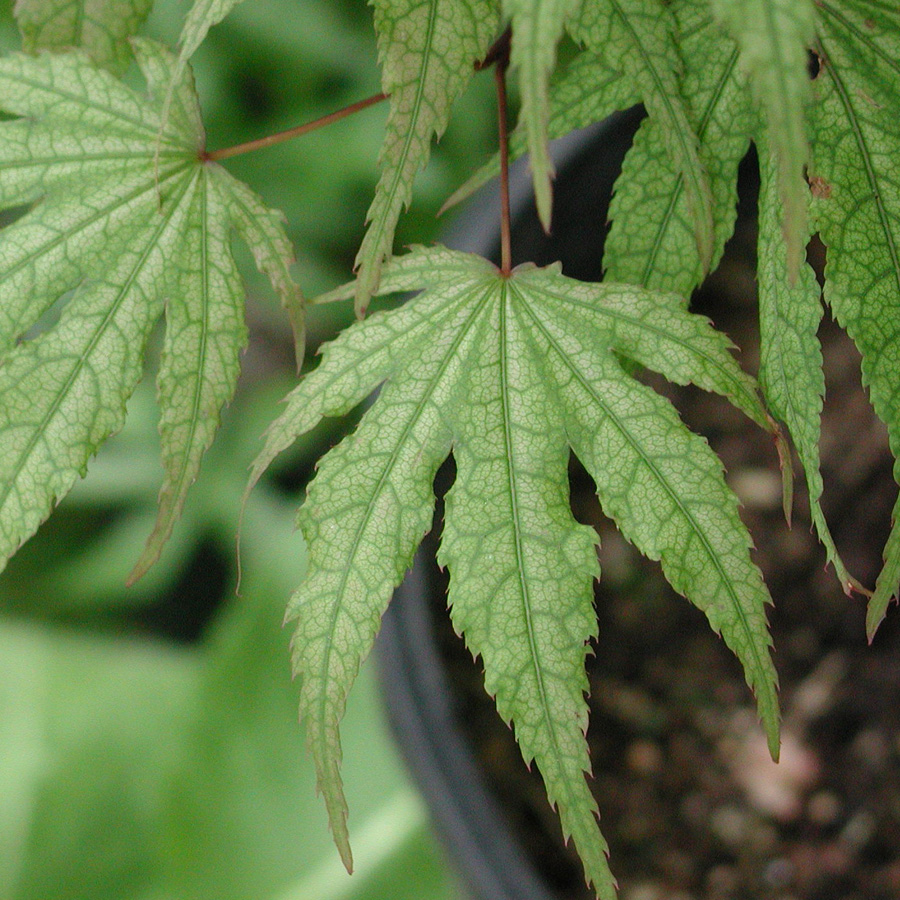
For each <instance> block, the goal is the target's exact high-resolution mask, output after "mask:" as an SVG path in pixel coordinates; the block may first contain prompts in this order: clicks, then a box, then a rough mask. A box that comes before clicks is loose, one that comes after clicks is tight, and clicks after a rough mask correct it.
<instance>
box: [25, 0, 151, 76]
mask: <svg viewBox="0 0 900 900" xmlns="http://www.w3.org/2000/svg"><path fill="white" fill-rule="evenodd" d="M151 6H152V0H16V2H15V6H14V7H13V13H14V14H15V17H16V21H17V22H18V23H19V29H20V30H21V32H22V48H23V49H24V50H25V51H26V52H28V53H35V52H37V51H38V50H69V49H72V48H74V47H81V48H83V49H84V50H85V51H86V52H87V53H88V54H89V55H90V57H91V59H93V60H94V62H96V63H97V65H100V66H103V67H104V68H106V69H109V70H110V71H111V72H114V73H116V74H121V73H122V72H124V71H125V69H126V68H127V67H128V64H129V63H130V62H131V60H132V58H133V57H132V53H131V46H130V44H129V43H128V39H129V38H131V37H133V36H134V35H135V34H137V30H138V28H140V26H141V24H142V23H143V21H144V19H146V18H147V14H148V13H149V12H150V7H151Z"/></svg>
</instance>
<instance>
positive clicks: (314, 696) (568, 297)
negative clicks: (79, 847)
mask: <svg viewBox="0 0 900 900" xmlns="http://www.w3.org/2000/svg"><path fill="white" fill-rule="evenodd" d="M414 286H417V287H419V288H424V290H423V292H422V293H420V294H419V295H418V296H417V297H416V298H415V299H414V300H412V301H410V302H409V303H407V304H406V305H404V306H402V307H400V308H399V309H397V310H394V311H392V312H388V313H377V314H375V315H374V316H372V317H371V318H370V319H368V320H366V321H364V322H362V323H358V324H356V325H354V326H352V327H351V328H350V329H348V330H347V331H345V332H344V333H343V334H342V335H341V336H340V337H339V338H338V339H337V340H336V341H334V342H333V343H332V344H331V345H328V347H327V349H326V351H325V354H324V357H323V359H322V362H321V363H320V365H319V366H318V368H317V369H315V370H314V371H313V372H312V373H311V374H310V375H309V376H307V377H306V378H305V379H304V380H303V381H302V382H301V383H300V385H299V387H298V388H297V389H296V390H295V391H294V392H293V393H292V394H291V395H290V397H289V398H288V405H287V408H286V409H285V411H284V413H283V414H282V415H281V417H279V419H278V420H276V422H275V423H274V424H273V426H272V428H271V429H270V432H269V435H268V441H267V445H266V447H265V449H264V450H263V452H262V453H261V454H260V456H259V458H258V460H257V463H256V464H255V465H254V476H253V477H254V480H255V479H256V478H258V477H259V475H260V474H261V472H262V471H263V469H264V468H265V467H266V465H268V463H269V462H270V461H271V460H272V459H273V458H274V456H275V455H276V454H277V453H278V452H279V451H280V450H281V449H283V448H284V447H286V446H287V444H288V443H289V442H290V441H291V440H292V439H293V438H294V437H296V436H298V435H300V434H302V433H303V432H305V431H308V430H309V429H310V428H312V427H314V426H315V425H316V424H317V422H318V421H319V420H320V419H321V418H322V417H323V416H327V415H340V414H343V413H344V412H346V411H347V410H348V408H349V407H350V406H352V405H353V404H356V403H358V402H359V401H361V400H362V399H363V398H364V397H365V396H366V395H367V394H368V393H369V392H370V391H371V390H373V389H374V388H375V387H376V386H377V385H378V384H379V383H381V382H384V384H383V387H382V389H381V393H380V395H379V397H378V399H377V400H376V401H375V403H374V404H373V406H372V407H371V408H370V409H369V411H368V412H367V413H366V414H365V416H364V417H363V420H362V424H361V425H360V427H359V429H358V430H357V431H356V432H355V433H354V434H353V435H351V436H350V437H348V438H346V439H345V440H344V441H343V442H342V443H341V444H340V445H339V446H338V447H337V448H335V449H334V450H332V451H331V452H330V453H329V454H328V455H327V456H326V457H325V458H324V460H323V461H322V463H321V465H320V469H319V473H318V475H317V476H316V478H315V480H314V481H313V484H312V487H311V488H310V492H309V496H308V499H307V501H306V503H305V505H304V506H303V507H302V509H301V515H300V525H301V527H302V529H303V532H304V536H305V537H306V540H307V544H308V549H309V565H310V569H309V573H308V576H307V579H306V581H305V582H304V583H303V584H301V586H300V588H299V589H298V591H297V592H296V594H295V595H294V597H293V599H292V601H291V605H290V608H289V617H291V618H293V619H295V620H296V622H297V626H296V631H295V633H294V638H293V649H294V665H295V671H296V673H297V675H298V677H299V679H300V689H301V714H302V718H303V719H304V721H305V722H306V727H307V731H308V736H309V740H310V746H311V748H312V752H313V756H314V758H315V760H316V769H317V772H318V781H319V786H320V789H321V790H322V792H323V794H324V795H325V802H326V806H327V807H328V810H329V815H330V818H331V822H332V827H333V829H334V832H335V837H336V839H337V841H338V845H339V847H340V849H341V852H342V855H343V856H344V858H345V860H347V861H349V846H348V843H347V832H346V824H345V818H346V802H345V799H344V795H343V790H342V787H341V782H340V775H339V764H340V757H341V752H340V743H339V738H338V723H339V720H340V717H341V715H342V712H343V707H344V703H345V698H346V696H347V692H348V691H349V689H350V686H351V684H352V682H353V679H354V677H355V674H356V671H357V669H358V667H359V664H360V661H361V659H362V658H363V657H364V656H365V654H366V653H368V651H369V649H370V647H371V645H372V642H373V640H374V637H375V633H376V631H377V628H378V622H379V619H380V617H381V614H382V613H383V611H384V609H385V607H386V605H387V603H388V601H389V599H390V596H391V593H392V591H393V589H394V587H395V586H396V585H397V584H398V583H399V581H400V579H401V578H402V576H403V573H404V572H405V570H406V568H407V567H408V566H409V564H410V561H411V559H412V554H413V552H414V550H415V548H416V546H417V544H418V542H419V540H420V539H421V537H422V535H423V534H424V532H425V530H426V529H427V528H428V526H429V524H430V517H431V511H432V505H433V497H432V479H433V477H434V474H435V472H436V470H437V467H438V466H439V465H440V463H441V462H442V461H443V460H444V459H445V458H446V456H447V455H448V454H449V453H450V452H451V451H452V453H453V456H454V458H455V460H456V465H457V477H456V482H455V484H454V486H453V488H452V489H451V491H450V492H449V494H448V497H447V509H446V526H445V531H444V539H443V544H442V547H441V551H440V558H441V561H442V563H443V564H446V565H447V566H448V568H449V571H450V597H449V601H450V605H451V614H452V616H453V618H454V621H455V623H456V625H457V627H458V628H460V629H461V630H462V631H463V632H464V634H465V637H466V640H467V642H468V645H469V647H470V649H472V651H473V652H474V653H476V654H479V655H480V656H481V657H482V659H483V661H484V666H485V675H486V683H487V686H488V689H489V690H490V691H491V692H492V693H493V694H494V695H495V696H496V700H497V705H498V709H499V710H500V712H501V714H502V715H503V716H504V717H505V718H506V719H507V720H511V721H512V723H513V725H514V727H515V729H516V734H517V737H518V739H519V743H520V745H521V748H522V752H523V755H524V757H525V758H526V759H527V760H534V761H535V762H536V764H537V766H538V768H539V769H540V771H541V773H542V775H543V777H544V781H545V784H546V786H547V791H548V795H549V797H550V799H551V801H552V802H553V803H555V804H556V805H557V806H558V808H559V811H560V816H561V820H562V825H563V830H564V832H565V834H566V835H567V836H571V837H573V838H574V840H575V844H576V846H577V848H578V851H579V853H580V855H581V857H582V859H583V861H584V864H585V871H586V874H587V877H588V880H589V881H590V882H591V883H593V885H594V887H595V888H596V890H597V892H598V895H599V896H601V897H605V898H611V897H613V896H614V883H613V881H612V876H611V875H610V873H609V869H608V867H607V864H606V856H605V844H604V843H603V841H602V838H601V837H600V834H599V832H598V829H597V822H596V810H595V806H594V804H593V800H592V798H591V794H590V791H589V790H588V788H587V785H586V783H585V781H584V773H585V772H586V770H587V768H588V757H587V750H586V746H585V742H584V728H585V725H586V714H587V713H586V706H585V702H584V699H583V692H584V690H585V688H586V681H585V676H584V671H583V668H584V656H585V653H586V652H587V642H588V640H589V639H590V637H591V635H592V634H593V633H594V630H595V628H596V623H595V619H594V615H593V609H592V602H593V592H592V590H591V582H592V580H593V578H594V577H595V576H596V575H597V559H596V554H595V550H594V543H595V540H596V538H595V535H593V534H592V533H591V532H590V531H589V530H588V529H587V528H585V527H583V526H581V525H578V524H577V523H576V522H575V521H574V519H573V518H572V515H571V511H570V509H569V501H568V481H567V474H566V473H567V465H568V456H569V448H570V447H571V448H572V449H574V450H575V452H576V453H577V454H578V455H579V456H580V458H581V459H582V460H583V461H584V462H585V463H586V464H587V466H588V468H589V470H590V471H591V473H592V475H593V476H594V478H595V480H596V481H597V483H598V485H599V497H600V501H601V504H602V505H603V507H604V509H605V510H606V511H607V512H608V513H609V514H610V515H612V516H613V517H614V518H615V519H616V521H617V522H618V524H619V525H620V527H621V528H622V530H623V532H624V533H625V534H626V536H627V537H629V538H630V539H631V540H632V541H633V542H634V543H635V544H636V546H638V547H639V548H640V549H641V550H642V551H643V552H644V553H646V554H647V555H649V556H651V557H652V558H654V559H661V560H662V564H663V570H664V572H665V573H666V575H667V577H668V578H669V579H670V581H671V582H672V584H673V585H674V586H675V587H676V589H677V590H679V591H680V592H681V593H683V594H685V595H686V596H688V598H689V599H690V600H691V601H692V602H693V603H695V604H696V605H698V606H699V607H700V608H701V609H703V610H704V611H705V612H706V614H707V616H708V618H709V620H710V623H711V624H712V626H713V627H714V628H715V629H716V630H717V631H720V632H721V633H722V635H723V637H724V638H725V640H726V642H727V643H728V645H729V646H730V647H732V649H733V650H734V651H735V652H736V653H737V655H738V656H739V658H740V659H741V661H742V663H743V664H744V667H745V670H746V673H747V679H748V682H749V684H750V685H751V687H752V688H753V690H754V691H755V692H756V695H757V700H758V703H759V709H760V715H761V717H762V718H763V720H764V722H765V725H766V729H767V732H768V734H769V739H770V746H771V747H772V751H773V753H777V734H778V712H777V700H776V696H775V684H776V678H775V673H774V669H773V668H772V664H771V660H770V658H769V638H768V634H767V628H766V622H765V615H764V605H765V603H766V602H767V599H768V595H767V593H766V590H765V587H764V586H763V584H762V580H761V578H760V576H759V572H758V571H757V569H756V568H755V566H754V565H753V563H752V562H751V560H750V557H749V547H750V539H749V536H748V535H747V532H746V530H745V529H744V527H743V525H742V524H741V522H740V519H739V518H738V515H737V501H736V499H735V498H734V496H733V495H732V494H731V492H730V491H729V490H728V488H727V487H726V485H725V482H724V479H723V477H722V471H721V465H720V464H719V462H718V461H717V460H716V458H715V456H714V455H713V454H712V453H711V451H710V450H709V448H708V446H707V445H706V443H705V441H703V440H702V439H701V438H699V437H696V436H694V435H692V434H691V433H690V432H689V431H688V430H687V429H686V428H685V427H684V425H683V424H682V423H681V422H680V420H679V419H678V416H677V414H676V413H675V411H674V409H673V408H672V407H671V406H670V405H669V404H668V402H667V401H665V400H664V399H662V398H661V397H659V395H657V394H655V393H654V392H653V391H651V390H650V389H649V388H646V387H644V386H642V385H640V384H638V383H637V382H635V381H634V380H633V379H632V378H631V377H630V376H629V375H628V374H626V372H625V371H624V370H623V369H622V367H621V365H620V364H619V362H618V358H617V354H619V355H621V356H625V357H627V358H629V359H634V360H639V361H641V362H643V363H645V364H647V365H649V366H650V367H651V368H653V369H655V370H657V371H660V372H662V373H663V374H665V375H666V376H667V377H670V378H672V379H673V380H675V381H679V382H683V381H686V380H692V381H694V382H696V383H698V384H701V385H702V386H704V387H708V388H711V389H713V390H717V391H719V392H721V393H724V394H725V395H726V396H728V397H730V398H732V399H734V400H735V401H736V402H737V403H738V405H740V406H741V407H742V408H744V409H746V410H747V411H748V412H749V413H750V414H751V415H753V416H754V418H756V419H757V420H764V419H765V412H764V411H763V410H762V407H761V405H760V403H759V400H758V398H757V397H756V394H755V390H754V386H753V382H752V380H751V379H749V378H748V377H747V376H745V375H743V374H741V372H740V370H739V368H738V366H737V364H736V363H735V361H734V359H733V358H732V357H731V355H730V353H729V352H728V349H727V341H726V340H725V339H724V338H723V337H722V336H720V335H716V334H715V332H714V331H713V330H712V328H711V326H710V325H709V323H708V322H707V321H706V320H705V319H703V318H701V317H699V316H695V315H692V314H691V313H689V312H687V311H686V310H685V308H684V303H683V301H682V300H680V299H679V298H678V297H676V296H674V295H664V294H656V293H653V292H649V291H646V290H644V289H641V288H636V287H630V286H622V285H588V284H583V283H580V282H576V281H573V280H571V279H568V278H565V277H563V276H562V275H561V274H560V272H559V268H558V266H553V267H550V268H548V269H536V268H533V267H524V268H520V269H517V270H516V271H515V272H513V274H512V276H511V277H509V278H504V277H502V276H501V275H500V273H499V272H498V271H497V270H496V269H495V268H494V267H493V266H491V265H490V264H489V263H487V262H485V260H483V259H481V258H479V257H475V256H471V255H468V254H462V253H455V252H452V251H448V250H444V249H441V248H437V249H434V250H425V249H418V250H415V251H413V253H412V254H410V255H409V256H408V257H403V258H401V259H398V260H395V261H394V262H393V263H392V264H391V265H389V266H388V267H386V269H385V273H384V278H383V279H382V284H381V290H383V291H388V290H408V289H410V288H411V287H414ZM353 293H354V286H353V285H347V286H345V287H344V288H342V289H340V290H339V291H336V292H334V294H333V296H332V298H334V297H336V296H343V297H346V298H349V297H350V296H352V295H353ZM573 322H575V323H577V325H576V327H573Z"/></svg>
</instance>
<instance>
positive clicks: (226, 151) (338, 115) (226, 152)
mask: <svg viewBox="0 0 900 900" xmlns="http://www.w3.org/2000/svg"><path fill="white" fill-rule="evenodd" d="M387 98H388V95H387V94H375V95H374V96H372V97H366V99H365V100H357V101H356V103H351V104H350V105H349V106H345V107H344V108H343V109H339V110H337V111H336V112H333V113H328V115H327V116H322V117H321V118H320V119H316V120H315V121H313V122H306V123H305V124H304V125H297V126H295V127H294V128H288V129H287V131H279V132H277V133H276V134H270V135H268V136H267V137H264V138H257V139H256V140H255V141H247V142H246V143H243V144H236V145H235V146H234V147H224V148H223V149H221V150H213V151H212V152H207V151H205V150H204V151H203V152H201V154H200V159H201V160H203V161H204V162H215V161H217V160H221V159H230V158H231V157H232V156H239V155H240V154H241V153H249V152H250V151H251V150H259V149H261V148H262V147H271V146H272V145H273V144H280V143H282V141H289V140H290V139H291V138H295V137H300V135H301V134H307V133H308V132H310V131H315V130H316V129H317V128H324V127H325V126H326V125H330V124H331V123H332V122H339V121H340V120H341V119H346V118H347V116H352V115H353V113H356V112H359V111H360V110H362V109H365V108H366V107H367V106H373V105H374V104H376V103H381V101H382V100H386V99H387Z"/></svg>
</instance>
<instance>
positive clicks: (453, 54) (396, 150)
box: [356, 0, 499, 314]
mask: <svg viewBox="0 0 900 900" xmlns="http://www.w3.org/2000/svg"><path fill="white" fill-rule="evenodd" d="M373 5H374V7H375V29H376V31H377V32H378V54H379V59H380V61H381V65H382V88H383V90H384V92H385V93H386V94H390V98H391V99H390V104H391V109H390V113H389V115H388V121H387V125H386V127H385V136H384V143H383V145H382V149H381V155H380V157H379V165H380V167H381V177H380V178H379V180H378V185H377V186H376V188H375V197H374V199H373V200H372V204H371V206H370V207H369V211H368V213H367V215H366V221H367V223H368V228H367V229H366V234H365V236H364V237H363V241H362V244H361V246H360V248H359V252H358V253H357V256H356V265H357V267H358V270H359V276H358V278H357V282H356V284H357V287H356V309H357V313H358V314H362V313H363V312H364V311H365V310H366V308H367V307H368V304H369V298H370V297H371V296H372V294H373V293H374V292H375V290H376V289H377V287H378V281H379V278H380V275H381V267H382V265H383V263H384V261H385V260H386V259H389V258H390V255H391V251H392V248H393V240H394V230H395V228H396V226H397V220H398V219H399V218H400V213H401V211H402V210H403V208H404V207H405V206H407V205H409V202H410V199H411V198H412V189H413V181H414V179H415V176H416V173H417V172H418V171H419V170H420V169H421V168H422V167H423V166H424V165H425V163H426V162H427V161H428V157H429V155H430V152H431V141H432V138H435V137H440V136H441V134H443V132H444V128H445V127H446V125H447V121H448V119H449V116H450V108H451V106H452V105H453V101H454V100H456V98H457V97H458V96H459V95H460V94H461V93H462V91H463V89H464V88H465V86H466V85H467V84H468V82H469V80H470V79H471V77H472V75H473V73H474V65H475V63H476V62H477V61H478V60H480V59H481V58H482V57H483V56H484V54H485V53H486V52H487V49H488V46H489V45H490V42H491V40H492V39H493V38H494V37H495V35H496V30H497V27H498V22H499V15H498V10H497V7H496V3H495V2H494V0H375V2H374V4H373Z"/></svg>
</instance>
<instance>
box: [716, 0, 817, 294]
mask: <svg viewBox="0 0 900 900" xmlns="http://www.w3.org/2000/svg"><path fill="white" fill-rule="evenodd" d="M712 8H713V10H714V11H715V13H716V15H717V16H718V18H719V20H720V21H721V22H722V23H724V24H725V25H726V26H727V27H728V30H729V32H730V33H731V35H732V37H733V38H734V39H735V40H736V41H737V43H738V46H739V47H740V50H741V65H742V66H743V67H744V69H745V70H746V71H747V73H748V74H749V76H750V84H751V87H752V89H753V94H754V96H755V98H756V101H757V103H758V104H759V105H760V107H761V108H762V110H763V113H764V116H765V120H766V125H767V140H768V144H769V146H770V148H771V152H772V155H773V156H774V158H775V161H776V164H777V167H778V186H779V193H780V195H781V201H782V203H783V205H784V218H783V222H782V231H783V234H784V239H785V242H786V244H787V267H788V273H789V276H790V278H791V280H792V281H793V279H795V278H796V277H797V272H798V271H799V268H800V262H801V260H802V254H803V248H804V246H805V243H804V242H805V240H806V237H807V230H806V229H807V212H806V206H807V191H806V187H805V185H804V183H803V173H804V167H805V166H806V164H807V162H808V161H809V142H808V140H807V137H806V133H805V127H804V125H805V121H806V118H805V108H806V105H807V103H808V101H809V97H810V89H809V75H808V73H807V65H808V47H809V46H810V44H811V42H812V39H813V35H814V32H815V6H814V5H813V2H812V0H739V2H734V0H712Z"/></svg>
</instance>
